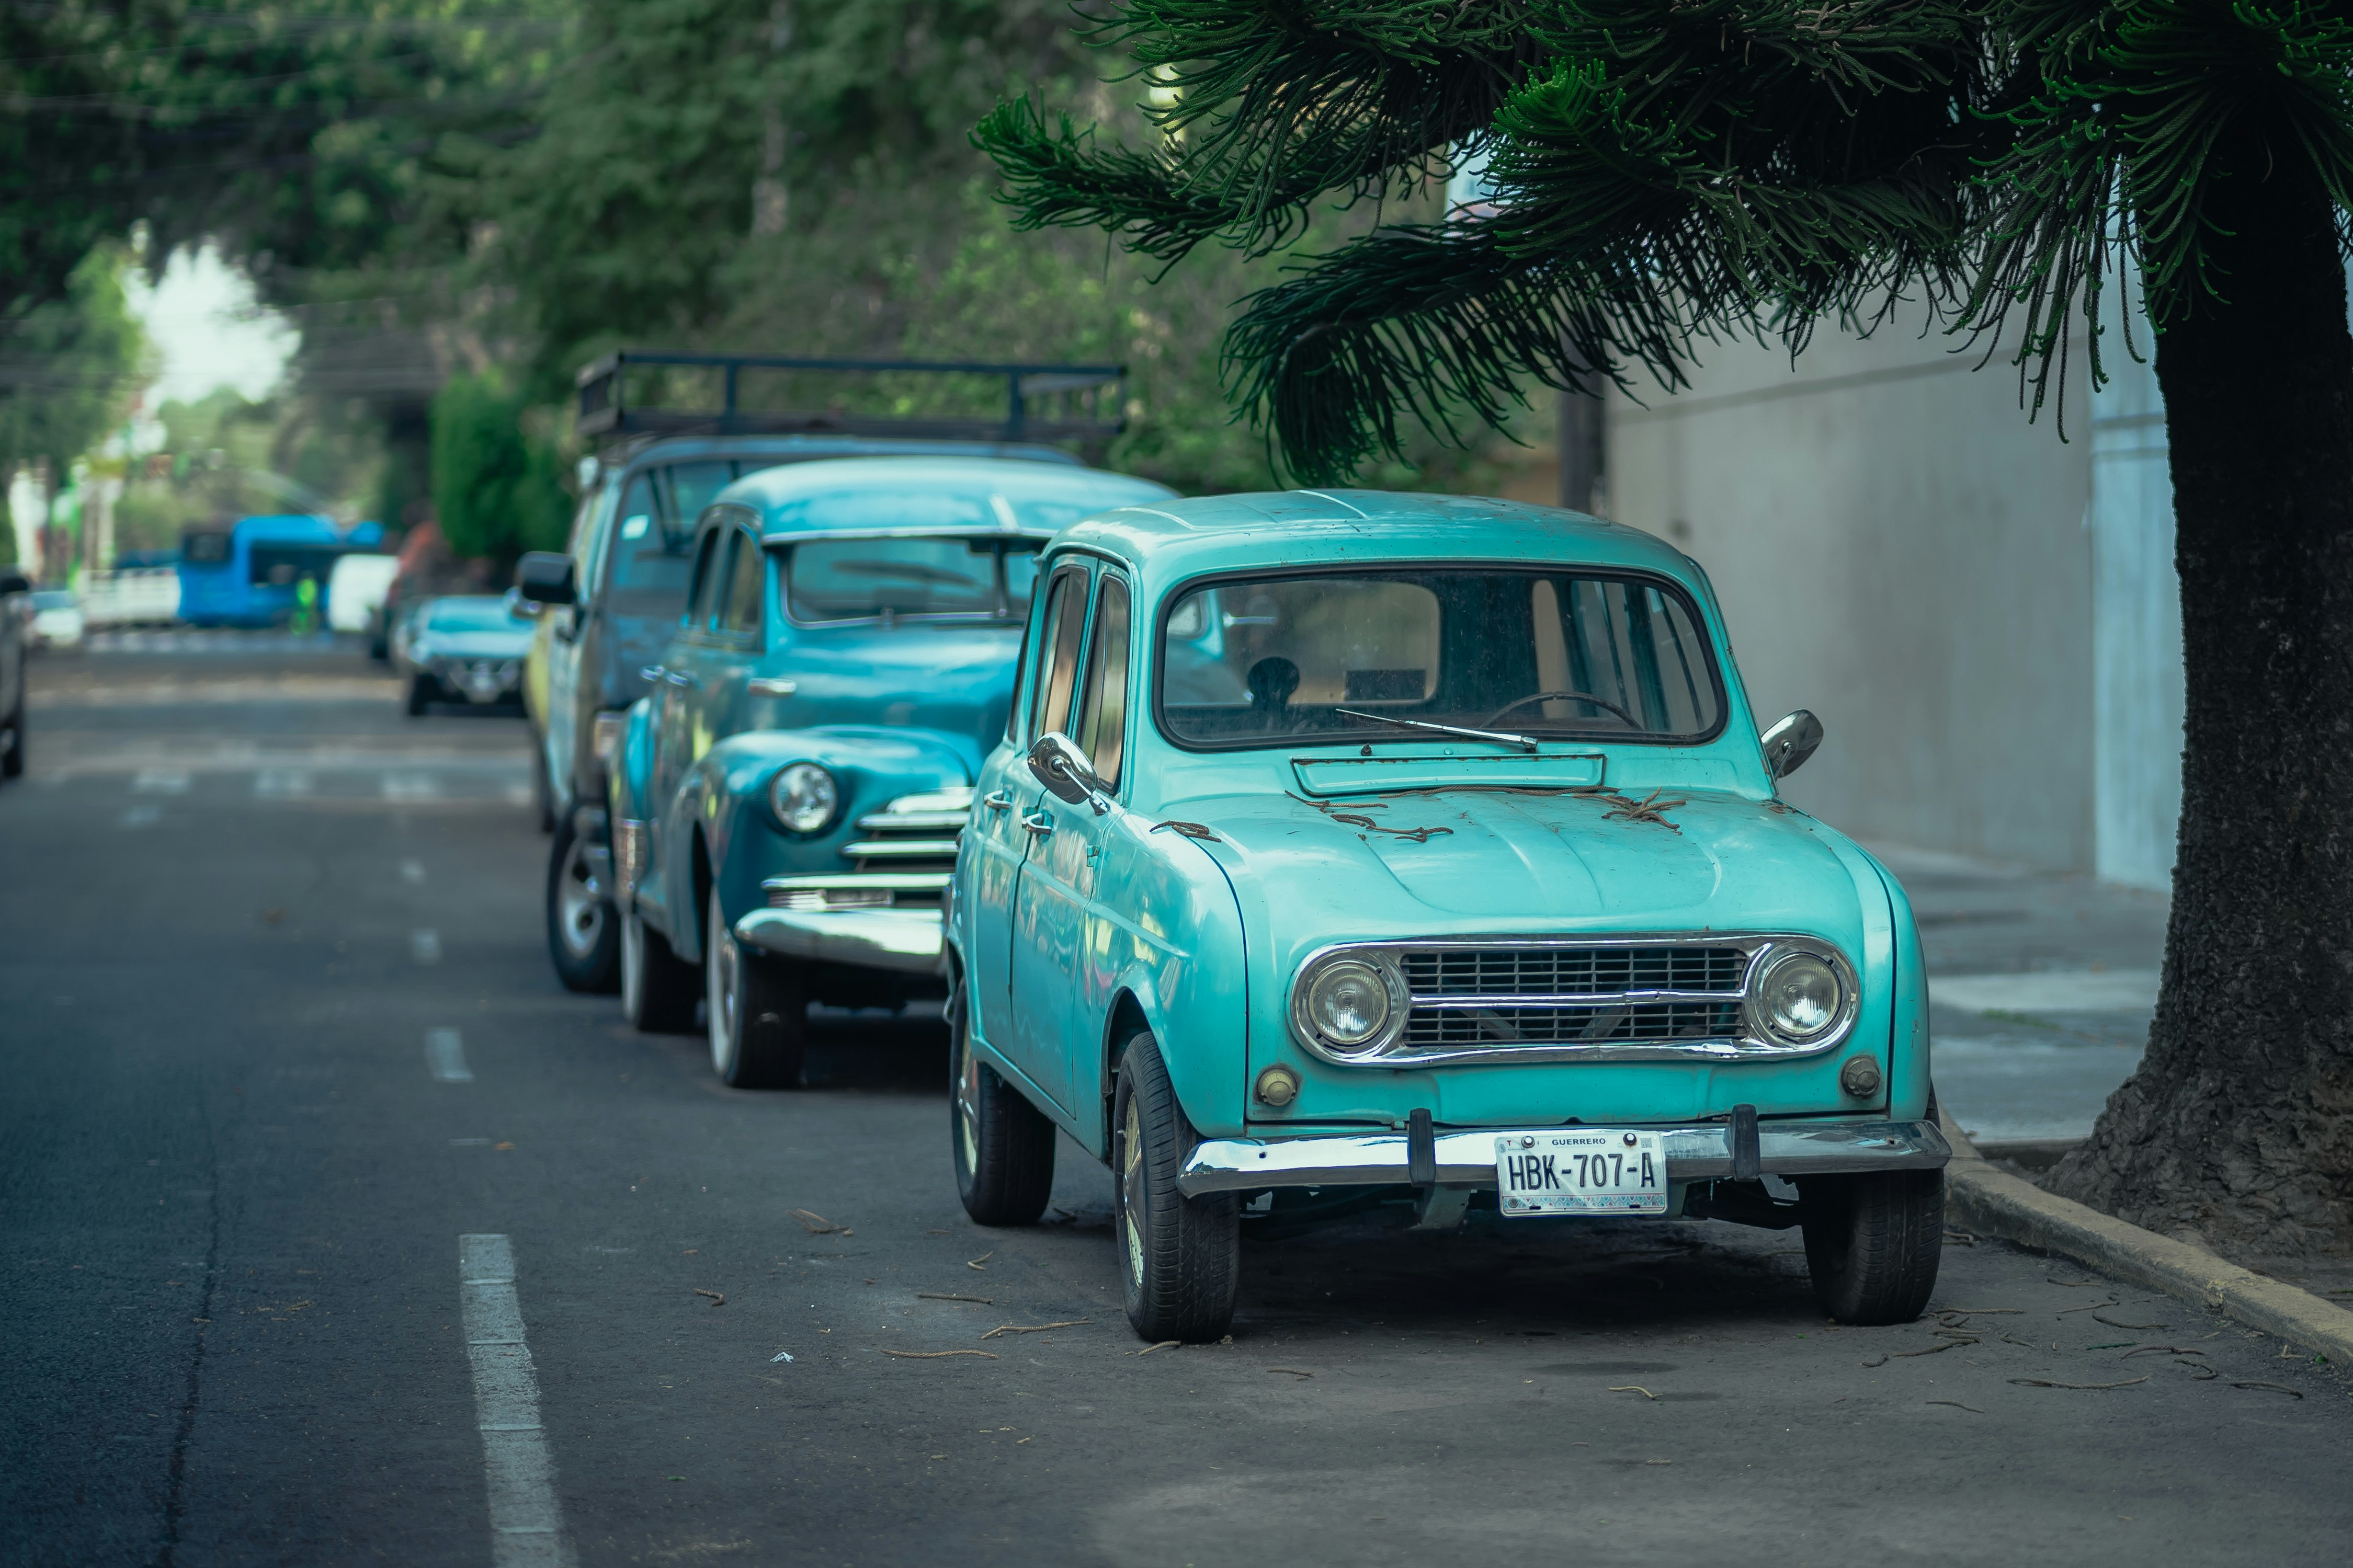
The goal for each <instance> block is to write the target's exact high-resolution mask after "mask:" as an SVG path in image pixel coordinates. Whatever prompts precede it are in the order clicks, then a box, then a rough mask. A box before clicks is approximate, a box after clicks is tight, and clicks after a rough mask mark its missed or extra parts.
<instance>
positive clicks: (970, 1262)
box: [964, 1247, 997, 1274]
mask: <svg viewBox="0 0 2353 1568" xmlns="http://www.w3.org/2000/svg"><path fill="white" fill-rule="evenodd" d="M996 1256H997V1248H995V1247H990V1248H989V1249H988V1250H987V1252H984V1253H982V1254H981V1255H980V1256H979V1257H978V1258H965V1260H964V1266H965V1268H978V1269H980V1270H981V1272H982V1273H984V1274H985V1273H987V1271H988V1270H987V1267H986V1265H987V1262H988V1260H989V1259H990V1258H994V1257H996Z"/></svg>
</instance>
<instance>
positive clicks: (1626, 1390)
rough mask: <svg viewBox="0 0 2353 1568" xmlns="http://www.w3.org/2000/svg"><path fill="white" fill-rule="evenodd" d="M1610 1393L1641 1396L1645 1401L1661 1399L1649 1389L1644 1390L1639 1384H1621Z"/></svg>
mask: <svg viewBox="0 0 2353 1568" xmlns="http://www.w3.org/2000/svg"><path fill="white" fill-rule="evenodd" d="M1609 1392H1610V1393H1612V1394H1641V1396H1642V1397H1643V1398H1645V1399H1656V1398H1658V1397H1659V1396H1658V1395H1657V1394H1653V1393H1651V1391H1650V1390H1649V1389H1647V1388H1644V1387H1643V1386H1642V1385H1641V1384H1639V1383H1621V1384H1618V1385H1617V1386H1616V1387H1615V1388H1612V1389H1611V1390H1610V1391H1609Z"/></svg>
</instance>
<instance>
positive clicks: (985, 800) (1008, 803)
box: [980, 790, 1013, 811]
mask: <svg viewBox="0 0 2353 1568" xmlns="http://www.w3.org/2000/svg"><path fill="white" fill-rule="evenodd" d="M980 804H981V805H985V806H987V807H988V809H989V810H991V811H1011V810H1012V809H1013V797H1012V796H1011V795H1008V794H1006V793H1005V792H1004V791H1003V790H998V791H997V793H996V794H995V795H982V796H981V797H980Z"/></svg>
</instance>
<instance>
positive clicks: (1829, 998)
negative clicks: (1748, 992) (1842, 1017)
mask: <svg viewBox="0 0 2353 1568" xmlns="http://www.w3.org/2000/svg"><path fill="white" fill-rule="evenodd" d="M1757 1002H1758V1004H1759V1005H1760V1009H1761V1011H1762V1013H1763V1015H1764V1023H1765V1027H1766V1028H1767V1030H1768V1031H1769V1032H1770V1033H1772V1034H1773V1035H1775V1036H1777V1037H1779V1038H1781V1039H1784V1040H1788V1041H1790V1042H1792V1043H1799V1042H1803V1041H1806V1040H1810V1039H1814V1038H1816V1037H1819V1036H1820V1035H1822V1034H1824V1033H1826V1032H1827V1031H1828V1030H1829V1029H1830V1027H1831V1025H1833V1024H1835V1023H1837V1022H1838V1018H1839V1012H1840V1010H1841V1008H1842V1007H1844V1006H1845V1005H1846V986H1845V985H1844V984H1843V983H1842V982H1841V981H1840V979H1839V976H1838V971H1837V970H1835V969H1833V968H1831V965H1830V962H1829V961H1828V960H1827V959H1824V958H1822V957H1820V955H1818V954H1815V953H1810V952H1785V953H1783V954H1782V955H1781V956H1780V957H1778V958H1776V959H1774V960H1773V961H1772V962H1771V963H1768V964H1767V965H1766V966H1765V973H1764V974H1763V976H1762V977H1761V978H1760V979H1759V981H1758V983H1757Z"/></svg>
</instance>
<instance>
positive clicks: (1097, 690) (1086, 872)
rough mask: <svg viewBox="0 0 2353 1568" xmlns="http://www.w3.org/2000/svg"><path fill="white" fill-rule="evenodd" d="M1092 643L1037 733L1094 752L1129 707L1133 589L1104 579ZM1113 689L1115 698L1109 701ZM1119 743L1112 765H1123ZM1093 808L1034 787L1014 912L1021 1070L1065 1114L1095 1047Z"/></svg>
mask: <svg viewBox="0 0 2353 1568" xmlns="http://www.w3.org/2000/svg"><path fill="white" fill-rule="evenodd" d="M1127 631H1128V590H1127V584H1126V582H1125V580H1124V579H1123V578H1121V577H1119V576H1118V575H1116V574H1111V573H1105V574H1103V576H1102V579H1101V582H1100V585H1099V586H1098V587H1097V588H1096V590H1095V594H1094V611H1093V615H1092V627H1091V629H1090V630H1089V631H1088V633H1087V637H1086V639H1085V640H1086V661H1085V666H1084V668H1085V671H1086V675H1085V681H1084V685H1083V688H1082V689H1081V690H1079V691H1076V692H1074V691H1073V690H1072V689H1071V686H1070V685H1069V683H1067V682H1066V683H1064V685H1063V686H1062V687H1061V689H1060V690H1059V691H1057V690H1056V689H1052V688H1047V689H1044V690H1043V691H1042V693H1041V695H1042V696H1043V697H1044V699H1045V701H1046V705H1045V706H1044V707H1043V708H1042V709H1041V710H1040V712H1039V731H1038V732H1039V734H1047V733H1051V732H1054V731H1060V732H1061V733H1063V734H1066V735H1070V736H1071V739H1072V740H1074V741H1076V742H1078V744H1079V747H1080V749H1081V750H1082V751H1091V750H1092V748H1091V747H1090V746H1089V742H1088V739H1087V738H1086V737H1087V732H1088V731H1090V730H1091V729H1092V730H1094V731H1100V729H1101V727H1102V722H1103V718H1104V716H1105V713H1106V711H1108V712H1109V713H1110V715H1111V716H1112V718H1113V722H1114V724H1117V723H1118V722H1120V717H1119V716H1120V715H1121V713H1122V712H1123V711H1124V709H1125V706H1126V702H1125V692H1126V684H1127ZM1114 685H1115V686H1116V690H1117V695H1109V696H1107V693H1108V692H1109V691H1110V690H1111V689H1112V688H1113V686H1114ZM1118 751H1119V747H1118V745H1117V743H1116V742H1114V743H1113V745H1112V746H1111V747H1110V749H1109V752H1108V755H1109V758H1110V760H1111V762H1112V763H1113V765H1114V766H1116V765H1117V763H1118V760H1119V759H1118ZM1106 820H1107V819H1106V818H1105V817H1103V816H1098V815H1097V814H1096V811H1095V808H1094V806H1093V805H1092V804H1091V803H1089V802H1085V801H1082V802H1080V803H1079V804H1077V805H1071V804H1070V803H1069V802H1067V801H1061V800H1057V799H1056V798H1055V797H1054V796H1053V795H1050V794H1048V793H1047V792H1046V790H1045V789H1044V788H1043V787H1042V786H1034V787H1033V791H1032V793H1031V796H1030V799H1029V809H1028V810H1027V811H1026V812H1025V813H1024V814H1023V816H1022V818H1021V827H1022V831H1023V833H1024V835H1025V836H1026V837H1028V838H1029V857H1028V858H1027V859H1026V860H1024V861H1023V863H1022V867H1021V879H1020V884H1019V886H1018V889H1017V890H1016V892H1015V895H1014V907H1013V964H1012V969H1013V999H1012V1009H1013V1026H1014V1032H1015V1037H1016V1038H1017V1039H1018V1040H1020V1041H1021V1048H1022V1052H1023V1058H1024V1060H1025V1061H1026V1062H1031V1063H1034V1064H1036V1065H1035V1066H1034V1067H1029V1068H1025V1070H1027V1071H1029V1073H1030V1074H1031V1076H1032V1077H1033V1078H1035V1079H1037V1081H1038V1084H1039V1088H1041V1089H1045V1090H1046V1092H1047V1093H1049V1094H1050V1095H1052V1096H1053V1097H1054V1100H1055V1101H1056V1103H1058V1104H1060V1105H1063V1106H1065V1107H1067V1106H1069V1105H1070V1104H1071V1089H1072V1085H1073V1082H1074V1078H1073V1064H1074V1062H1075V1059H1076V1057H1077V1053H1079V1052H1080V1051H1081V1050H1082V1049H1086V1048H1090V1047H1091V1045H1092V1042H1091V1041H1082V1040H1081V1039H1080V1038H1078V1036H1079V1035H1081V1034H1082V1033H1084V1032H1085V1031H1084V1030H1083V1029H1082V1017H1083V1016H1084V1013H1085V1011H1086V1009H1085V1008H1084V1007H1083V1005H1082V1002H1081V994H1082V991H1083V989H1084V984H1085V975H1084V965H1085V960H1086V942H1085V936H1086V906H1087V903H1088V900H1091V899H1092V897H1093V895H1094V886H1095V873H1096V871H1097V869H1098V868H1099V867H1100V865H1101V861H1102V856H1103V823H1104V822H1105V821H1106Z"/></svg>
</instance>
